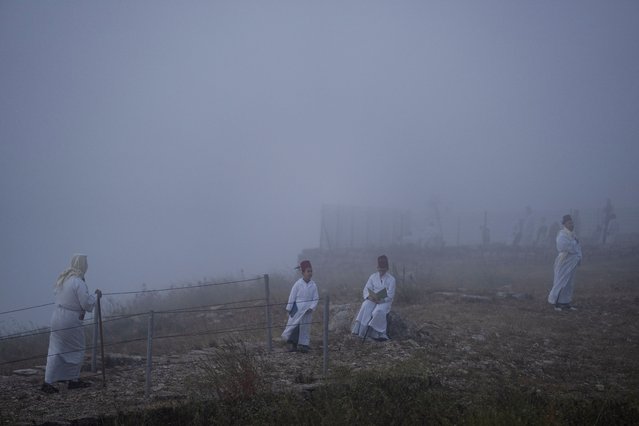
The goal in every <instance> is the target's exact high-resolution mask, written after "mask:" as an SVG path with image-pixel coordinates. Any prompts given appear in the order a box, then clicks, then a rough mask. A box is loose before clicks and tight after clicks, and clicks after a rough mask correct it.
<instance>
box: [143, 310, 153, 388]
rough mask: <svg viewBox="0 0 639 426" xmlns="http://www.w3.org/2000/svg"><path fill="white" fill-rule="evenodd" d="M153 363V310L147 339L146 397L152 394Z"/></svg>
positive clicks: (150, 315)
mask: <svg viewBox="0 0 639 426" xmlns="http://www.w3.org/2000/svg"><path fill="white" fill-rule="evenodd" d="M152 364H153V311H149V331H148V333H147V341H146V383H145V386H144V397H145V398H149V397H150V396H151V366H152Z"/></svg>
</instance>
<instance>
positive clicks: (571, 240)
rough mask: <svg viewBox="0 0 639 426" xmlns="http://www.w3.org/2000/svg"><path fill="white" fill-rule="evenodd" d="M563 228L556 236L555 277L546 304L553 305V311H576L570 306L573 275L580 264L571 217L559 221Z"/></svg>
mask: <svg viewBox="0 0 639 426" xmlns="http://www.w3.org/2000/svg"><path fill="white" fill-rule="evenodd" d="M561 223H562V225H563V228H562V229H561V230H560V231H559V233H558V234H557V251H558V252H559V254H558V255H557V258H556V259H555V276H554V281H553V286H552V289H551V290H550V294H548V303H552V304H553V305H555V310H557V311H562V310H563V311H565V310H572V311H576V310H577V309H576V308H575V307H573V306H572V305H571V303H572V293H573V290H574V282H575V273H576V272H577V266H579V265H580V264H581V246H580V245H579V240H578V239H577V236H576V235H575V232H574V230H575V225H574V223H573V221H572V217H571V216H570V215H569V214H567V215H565V216H564V217H563V219H562V221H561Z"/></svg>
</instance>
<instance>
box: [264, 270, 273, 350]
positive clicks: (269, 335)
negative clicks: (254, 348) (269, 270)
mask: <svg viewBox="0 0 639 426" xmlns="http://www.w3.org/2000/svg"><path fill="white" fill-rule="evenodd" d="M264 290H265V291H266V325H267V327H266V339H267V340H266V347H267V348H268V351H269V352H272V351H273V320H272V319H271V291H270V289H269V279H268V274H264Z"/></svg>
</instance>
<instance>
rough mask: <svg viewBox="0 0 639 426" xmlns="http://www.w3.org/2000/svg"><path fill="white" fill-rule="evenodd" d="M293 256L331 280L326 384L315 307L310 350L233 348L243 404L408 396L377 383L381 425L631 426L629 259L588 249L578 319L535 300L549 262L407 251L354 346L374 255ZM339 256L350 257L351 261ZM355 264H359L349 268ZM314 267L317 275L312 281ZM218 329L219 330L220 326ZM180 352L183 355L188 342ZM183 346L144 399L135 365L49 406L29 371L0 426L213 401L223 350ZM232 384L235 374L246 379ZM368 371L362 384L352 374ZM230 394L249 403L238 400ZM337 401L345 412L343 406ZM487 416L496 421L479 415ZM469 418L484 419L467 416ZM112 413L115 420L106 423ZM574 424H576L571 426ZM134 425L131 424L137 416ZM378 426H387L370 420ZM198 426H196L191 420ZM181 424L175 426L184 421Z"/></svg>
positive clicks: (638, 284) (252, 343) (542, 291)
mask: <svg viewBox="0 0 639 426" xmlns="http://www.w3.org/2000/svg"><path fill="white" fill-rule="evenodd" d="M303 255H304V256H305V257H311V258H316V259H317V260H316V261H315V262H314V268H315V270H316V271H317V272H316V277H315V278H316V280H317V282H318V283H319V284H320V286H321V284H322V283H328V284H325V285H324V286H323V287H322V290H323V292H327V291H328V292H330V294H331V323H330V327H329V328H330V333H329V359H328V361H329V364H328V368H329V369H328V375H327V376H326V377H323V375H322V371H323V355H322V354H323V352H322V324H321V315H322V312H321V311H322V310H321V309H319V310H318V312H317V315H316V318H314V320H315V321H317V322H318V323H317V324H315V325H314V326H313V327H314V329H313V341H312V345H313V349H312V351H311V352H310V353H308V354H301V353H287V352H285V350H284V348H283V346H282V345H281V344H280V343H279V342H275V343H274V350H273V352H272V353H267V352H264V351H263V349H264V346H265V345H264V343H263V342H260V341H259V335H256V336H255V337H254V338H251V339H248V338H243V340H242V342H240V343H238V341H237V340H236V341H235V343H233V344H234V345H235V348H236V349H238V350H239V351H240V352H242V351H245V352H246V353H245V355H246V354H248V355H246V359H249V360H250V361H251V362H252V363H253V364H254V365H255V366H257V370H256V373H255V374H256V375H259V380H256V381H255V383H256V387H255V389H252V388H251V389H248V392H249V393H250V392H258V391H261V390H262V388H260V386H262V385H264V386H265V388H267V389H269V390H272V391H276V392H286V391H290V390H294V391H297V390H299V391H300V392H299V393H300V394H302V395H307V396H306V397H305V398H304V399H303V401H304V402H303V404H310V406H314V407H315V408H316V409H317V412H316V413H315V414H313V416H314V417H313V419H315V420H314V421H316V422H317V423H324V424H328V423H331V422H338V423H340V422H343V423H346V422H349V421H350V422H352V421H356V422H358V421H364V419H365V418H366V417H362V414H361V413H360V414H353V413H349V412H346V411H344V413H343V414H340V413H335V412H331V413H327V412H326V411H322V410H321V409H320V408H318V407H319V406H321V402H320V401H319V400H316V399H317V398H319V397H317V396H314V397H310V396H309V395H320V394H321V392H319V390H320V389H322V387H328V388H330V389H333V391H332V392H333V393H332V394H331V395H329V396H326V395H324V397H323V398H337V396H336V394H339V392H340V389H343V388H339V387H338V388H334V387H331V386H335V385H336V384H342V385H344V384H348V386H347V388H348V389H351V391H352V392H357V389H359V388H358V386H361V383H360V384H359V385H353V384H352V382H349V380H356V379H357V378H358V377H360V378H361V377H365V378H364V379H363V380H364V381H366V380H369V382H367V383H371V386H375V383H378V382H375V380H378V381H379V380H382V381H383V380H384V378H385V377H388V378H393V380H396V381H397V382H398V383H399V385H400V387H403V388H404V392H405V393H404V394H401V392H400V394H399V395H400V396H399V398H401V399H402V401H389V400H386V399H385V398H392V397H393V395H395V396H397V394H396V393H393V390H392V386H391V385H389V384H388V382H384V383H385V385H384V386H385V387H386V390H383V389H382V390H381V391H379V392H377V394H376V395H377V396H375V398H377V400H375V401H373V403H379V404H389V406H390V405H392V406H395V405H397V406H401V407H404V408H402V409H403V410H404V411H400V412H399V413H397V414H394V415H395V416H396V417H394V418H391V421H390V422H391V423H399V422H400V421H401V419H402V418H406V419H413V420H415V419H421V420H420V421H423V420H424V419H426V418H429V419H430V420H431V422H433V423H447V422H450V423H457V424H459V423H482V422H483V424H491V423H500V422H501V423H508V422H506V421H505V420H503V419H504V417H503V416H502V417H500V416H499V414H498V413H497V414H494V413H493V412H494V411H495V410H497V412H498V411H499V410H500V409H501V410H507V409H508V408H507V407H514V409H515V410H518V409H520V411H522V410H523V411H526V410H528V411H527V412H517V413H515V414H514V415H512V413H511V414H509V416H510V417H508V416H507V417H506V418H507V419H510V420H512V419H513V418H514V419H516V420H517V419H518V422H521V423H538V424H566V423H570V424H583V423H597V422H598V423H600V424H611V423H618V424H633V423H634V424H639V356H637V354H639V321H638V320H639V273H638V272H639V255H638V254H637V250H635V249H629V250H623V251H612V252H603V251H599V252H597V255H596V256H594V255H593V256H592V258H591V259H590V262H584V265H582V267H581V269H580V271H579V273H578V276H577V284H576V294H575V305H576V306H577V308H578V310H577V311H571V312H556V311H554V310H553V309H552V307H551V306H550V305H548V303H547V302H546V301H545V298H546V294H547V291H548V287H549V279H550V278H549V277H551V267H552V256H551V257H550V258H549V257H548V256H547V255H546V254H544V253H542V254H541V255H535V254H533V255H522V256H515V257H508V256H510V254H509V255H508V256H506V257H504V256H503V255H499V254H497V255H493V257H487V255H486V253H484V256H481V257H477V256H475V255H471V254H469V253H465V254H463V253H458V254H457V256H452V255H451V254H450V253H449V254H447V255H434V254H432V253H431V254H430V255H429V256H425V254H424V253H418V254H415V255H412V256H413V257H410V258H409V257H408V256H406V255H402V252H399V251H398V252H392V251H390V252H389V255H391V259H401V260H404V262H396V263H395V265H394V269H395V274H396V275H397V276H398V278H399V279H400V282H399V283H398V285H399V284H401V285H402V289H401V290H398V292H399V294H398V297H397V301H396V303H395V304H394V312H395V314H396V315H394V316H393V321H394V322H393V326H394V330H393V329H391V337H392V339H391V340H390V341H387V342H383V343H379V342H373V341H368V340H367V341H365V342H362V341H361V340H360V339H357V338H355V337H353V336H351V335H350V334H349V333H348V325H349V322H350V319H352V317H353V316H354V314H355V312H356V310H357V309H358V302H357V297H358V294H359V292H360V291H361V285H362V284H363V280H365V278H366V276H367V273H366V274H365V273H364V272H363V271H364V270H366V269H367V263H370V262H369V260H370V258H373V259H374V256H373V254H372V253H365V254H363V255H362V254H361V253H360V254H357V255H355V254H353V253H351V254H346V253H342V254H339V255H327V254H325V253H324V254H322V253H320V252H313V251H307V252H305V253H303ZM348 256H350V257H351V258H352V260H350V261H349V260H348V259H347V257H348ZM357 256H359V257H361V260H357V259H355V258H356V257H357ZM392 256H395V257H394V258H393V257H392ZM451 256H452V257H451ZM420 259H421V260H420ZM339 262H343V263H344V264H345V265H347V266H346V269H348V270H349V273H347V272H344V267H333V268H330V272H329V268H328V265H335V264H339ZM349 262H352V263H349ZM425 265H427V266H425ZM322 269H323V270H324V271H325V272H324V273H320V272H319V271H321V270H322ZM368 269H370V268H368ZM340 271H342V272H343V273H340ZM368 272H370V271H368ZM359 275H361V276H362V277H363V278H360V279H359V281H361V284H360V283H358V284H357V285H352V286H351V285H348V284H345V281H344V280H347V281H351V280H353V281H354V280H355V278H345V277H352V276H359ZM282 285H283V288H282V289H280V290H279V291H280V293H279V294H278V290H276V291H275V293H276V296H275V298H276V299H278V298H279V300H282V298H283V297H285V292H286V291H285V287H287V286H288V284H286V285H285V284H282ZM353 300H355V301H353ZM225 321H228V322H229V323H236V322H237V321H238V318H235V317H233V316H232V315H227V317H226V319H225ZM216 322H219V321H216ZM283 322H284V318H283V316H282V315H281V313H277V315H276V316H275V318H274V324H280V323H283ZM223 324H224V323H223V322H222V323H219V324H218V325H219V326H220V327H223ZM278 330H280V329H276V330H275V331H274V335H275V336H277V335H279V331H278ZM393 331H394V334H393ZM274 340H276V339H274ZM180 347H187V349H188V345H186V346H185V345H184V344H182V346H180ZM192 347H193V348H194V349H192V350H184V351H179V352H180V353H171V351H170V350H164V351H161V352H163V353H160V354H158V356H157V357H156V358H154V367H153V368H154V376H153V383H152V395H151V397H150V398H149V399H145V395H144V385H145V378H144V361H143V359H141V358H137V359H136V358H126V357H121V359H120V363H121V364H125V365H121V366H115V365H114V366H110V367H109V368H108V369H107V372H108V376H107V386H106V387H104V388H103V387H102V386H101V383H102V382H101V375H98V376H91V375H90V373H83V374H85V375H86V376H87V380H91V381H92V382H93V383H94V386H92V387H91V388H87V389H83V390H73V391H67V390H66V389H63V387H61V392H60V393H59V394H55V395H45V394H43V393H41V392H39V391H38V390H37V389H38V386H39V384H40V382H41V381H42V375H43V374H42V371H41V370H37V368H36V371H38V373H37V374H34V375H31V376H20V375H16V374H13V375H7V376H2V378H1V380H0V395H1V398H2V406H1V408H0V421H1V422H2V423H3V424H16V423H23V424H42V423H45V422H58V423H60V424H65V423H70V422H71V421H73V420H76V421H78V420H80V419H84V420H82V421H81V424H93V423H95V424H101V423H100V422H102V421H104V422H105V423H106V424H115V422H116V421H119V423H120V424H127V420H126V419H127V417H126V416H125V415H124V414H123V413H135V412H138V413H139V412H140V410H143V409H145V408H146V409H149V410H156V411H157V410H158V409H161V407H173V408H172V409H173V410H174V409H175V407H179V406H180V405H181V404H188V403H193V401H202V400H206V399H208V398H212V397H215V396H224V395H222V393H219V394H216V390H215V389H220V387H223V386H227V385H228V383H226V384H225V383H223V381H224V380H227V381H228V380H229V378H228V377H227V378H224V377H221V376H219V375H218V376H214V377H212V376H211V375H210V370H209V375H207V373H206V371H207V369H206V366H207V365H208V366H211V365H212V364H215V363H216V362H217V363H218V364H223V363H224V362H226V361H221V359H220V358H219V356H218V355H215V354H219V351H220V350H221V348H223V347H224V344H223V343H222V340H218V341H217V343H211V344H210V345H207V344H201V343H197V344H193V346H192ZM260 348H261V349H260ZM113 358H114V359H116V358H117V357H116V356H113ZM238 359H239V358H238ZM198 366H199V367H202V366H204V369H202V368H198ZM225 367H228V365H227V366H225ZM241 374H244V375H245V374H246V371H242V372H241ZM365 374H368V376H361V375H365ZM366 377H368V378H366ZM236 378H237V377H236ZM371 380H372V381H371ZM415 383H419V385H415ZM249 385H250V383H249ZM258 385H259V386H258ZM323 385H326V386H323ZM384 386H382V388H383V387H384ZM411 386H413V387H411ZM415 386H417V387H415ZM249 387H250V386H249ZM213 388H215V389H213ZM411 389H412V390H411ZM226 391H227V392H228V388H227V389H226ZM238 392H240V393H241V392H247V389H246V387H245V388H244V389H240V390H239V391H238ZM385 392H386V393H385ZM426 394H427V395H430V396H429V398H431V400H430V401H432V400H433V399H432V398H435V399H437V401H439V402H442V401H444V402H443V403H442V404H441V405H437V404H435V403H433V405H432V407H431V408H430V411H429V410H428V409H427V407H426V408H424V403H421V405H419V406H415V405H411V402H410V400H411V398H425V397H424V395H426ZM314 398H315V399H314ZM340 398H342V399H341V400H340V403H343V401H344V396H343V395H342V396H341V397H340ZM420 400H421V399H420ZM358 401H359V402H358V403H353V404H363V402H362V400H361V399H360V400H358ZM333 403H334V402H333ZM300 404H302V403H300ZM353 404H351V405H353ZM406 404H408V405H406ZM406 407H408V408H406ZM437 407H439V408H437ZM442 407H443V408H442ZM343 410H345V409H343ZM410 410H413V412H410ZM420 410H422V411H423V412H420ZM433 410H439V411H437V412H434V411H433ZM386 411H388V410H386ZM147 412H148V411H147ZM487 412H488V413H493V414H491V415H488V417H487V414H486V413H487ZM118 413H120V414H118ZM429 413H430V414H429ZM478 413H479V414H481V416H479V417H477V416H478V415H479V414H478ZM567 413H568V414H569V416H567ZM218 414H219V412H218ZM118 415H119V416H120V417H114V416H118ZM163 415H164V416H166V417H165V418H166V421H167V422H169V423H170V422H171V421H173V422H174V421H175V420H171V419H172V417H171V415H170V414H166V413H164V414H163ZM582 415H583V416H584V417H583V418H579V417H578V416H582ZM139 416H140V415H139V414H138V417H136V419H137V420H135V421H134V420H129V422H130V423H128V424H134V423H135V422H139V421H140V418H145V417H139ZM340 416H341V417H340ZM404 416H408V417H404ZM427 416H428V417H427ZM473 416H474V417H473ZM482 416H483V417H482ZM491 416H492V417H491ZM495 416H496V417H495ZM575 416H577V417H575ZM151 417H152V416H151ZM151 417H149V418H147V420H145V421H148V422H152V420H148V419H150V418H151ZM273 418H275V417H273ZM289 418H290V417H289ZM247 419H248V418H246V419H244V420H245V421H239V420H237V419H235V420H234V419H226V420H221V419H220V418H219V417H217V420H216V421H219V422H220V423H232V422H233V421H239V422H240V423H242V422H251V421H253V420H247ZM478 419H479V420H478ZM491 419H492V420H493V421H491ZM495 419H497V420H499V419H501V421H497V420H495ZM302 420H304V419H303V418H302ZM378 420H380V421H385V422H386V423H388V420H382V419H381V417H379V418H378ZM393 420H394V421H393ZM191 421H193V422H196V420H193V419H191ZM197 421H200V422H202V424H205V423H206V421H203V420H202V419H199V420H197ZM367 421H368V422H371V419H368V420H367ZM407 421H409V422H410V420H407ZM109 422H110V423H109ZM188 422H189V421H188V420H185V424H186V423H188ZM509 422H510V421H509ZM515 423H517V421H515ZM149 424H151V423H149Z"/></svg>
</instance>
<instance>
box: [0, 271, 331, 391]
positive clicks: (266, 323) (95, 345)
mask: <svg viewBox="0 0 639 426" xmlns="http://www.w3.org/2000/svg"><path fill="white" fill-rule="evenodd" d="M258 281H261V282H263V283H264V287H265V297H263V298H254V299H246V300H240V301H232V302H227V303H221V304H206V305H197V306H189V307H183V308H176V309H165V310H158V311H154V310H150V311H147V312H136V313H129V314H120V315H113V316H109V317H105V318H102V313H101V310H100V303H97V304H96V311H97V312H96V313H95V314H94V316H93V320H92V321H91V320H85V321H84V322H83V323H82V324H80V325H76V326H71V327H63V328H57V329H47V330H44V329H43V328H42V327H40V328H37V329H33V330H27V331H22V332H19V333H13V334H9V335H5V336H1V337H0V343H4V342H8V341H12V340H16V339H21V338H29V337H34V336H39V335H44V334H49V333H56V332H65V331H69V330H73V329H79V328H86V327H88V326H91V325H92V326H93V339H92V343H91V344H90V345H85V347H84V348H81V349H78V348H74V349H73V350H68V351H62V352H56V353H51V348H49V350H48V352H47V353H46V354H44V353H41V354H38V355H29V356H26V357H21V358H18V359H11V360H6V361H2V362H0V367H5V366H9V365H12V364H18V363H26V362H29V361H35V360H42V359H47V360H48V359H49V358H51V357H55V356H60V355H66V354H70V353H77V352H83V353H85V352H86V351H92V356H91V363H92V364H91V371H92V373H93V375H96V376H97V375H99V374H100V373H97V371H98V370H97V358H98V356H97V351H98V349H101V350H102V359H101V370H102V373H101V374H102V375H103V379H106V377H105V376H104V374H105V370H106V366H105V360H104V347H113V346H117V345H125V344H131V343H139V342H143V341H146V342H147V356H146V363H145V364H146V386H145V395H146V396H147V397H148V396H150V392H151V371H152V365H153V343H154V342H157V341H161V340H171V339H181V338H194V337H202V336H211V335H231V334H238V333H254V332H258V331H262V332H264V331H265V332H266V333H267V342H266V343H267V344H266V346H267V351H268V352H269V353H272V352H273V348H272V330H273V325H272V319H271V318H272V316H271V312H272V308H274V307H284V306H286V305H287V303H288V302H285V303H272V302H271V301H270V290H269V277H268V275H267V274H265V275H264V276H263V277H260V278H256V279H247V280H236V281H227V282H221V283H204V284H199V285H196V286H188V287H178V288H167V289H159V290H141V291H137V292H113V293H103V294H102V296H113V295H122V294H140V293H153V292H157V291H175V290H186V289H192V288H202V287H212V286H219V285H227V284H240V283H248V282H258ZM99 298H100V296H98V300H99ZM319 301H320V299H313V300H298V301H297V302H298V303H304V302H319ZM324 301H325V304H324V313H323V316H324V318H323V321H321V322H319V321H310V322H304V323H300V322H298V325H309V326H310V325H313V324H323V325H324V327H323V340H324V345H323V352H324V353H323V356H324V363H323V373H324V374H326V372H327V368H328V310H329V298H328V295H327V296H326V297H325V298H324ZM260 302H262V303H260ZM49 305H53V303H50V304H46V305H37V306H30V307H26V308H20V309H14V310H11V311H7V312H6V313H9V312H17V311H22V310H28V309H35V308H38V307H42V306H49ZM250 309H264V310H265V314H266V315H265V316H266V318H265V320H262V321H258V322H252V323H243V324H242V325H241V326H239V327H227V328H215V329H208V328H206V329H203V330H190V331H187V332H171V331H167V332H165V333H164V334H159V335H155V331H156V328H157V327H156V325H155V323H154V321H155V319H154V318H155V317H156V316H166V315H178V316H184V315H189V314H201V313H208V314H217V313H220V312H224V311H246V310H250ZM0 314H2V313H0ZM143 316H146V317H147V318H148V329H147V335H146V336H145V337H132V338H126V339H121V340H117V341H105V339H104V336H103V335H102V325H103V324H104V323H113V322H115V321H122V320H130V319H132V318H135V317H143ZM277 328H280V327H277ZM282 328H284V327H282ZM85 377H86V376H85Z"/></svg>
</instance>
